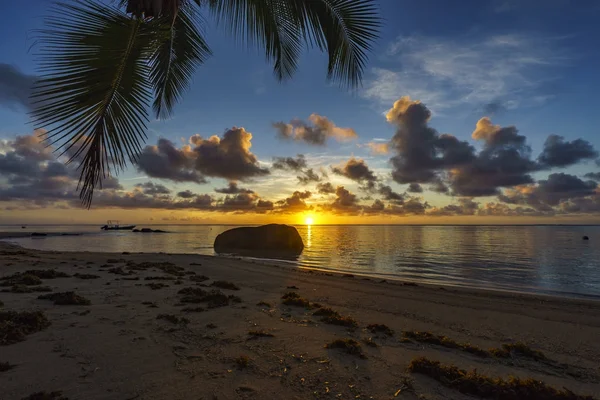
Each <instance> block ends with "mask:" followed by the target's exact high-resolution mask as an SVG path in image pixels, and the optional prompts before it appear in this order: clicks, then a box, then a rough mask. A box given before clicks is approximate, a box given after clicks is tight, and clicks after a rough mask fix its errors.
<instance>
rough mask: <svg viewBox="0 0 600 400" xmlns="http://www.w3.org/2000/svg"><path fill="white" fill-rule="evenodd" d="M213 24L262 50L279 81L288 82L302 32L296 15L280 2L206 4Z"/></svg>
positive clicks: (212, 1) (252, 0)
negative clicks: (270, 62)
mask: <svg viewBox="0 0 600 400" xmlns="http://www.w3.org/2000/svg"><path fill="white" fill-rule="evenodd" d="M208 5H209V8H210V9H211V10H212V12H213V13H214V14H215V15H216V17H217V20H218V21H219V22H220V23H221V24H222V25H224V26H226V27H227V29H228V30H229V31H230V32H231V33H232V34H233V35H234V37H235V38H236V39H240V40H241V41H242V42H249V43H252V44H256V45H258V46H260V47H263V48H264V49H265V53H266V57H267V59H268V60H269V61H273V62H274V72H275V75H276V77H277V78H278V79H279V80H285V79H288V78H290V77H291V76H292V75H293V73H294V72H295V71H296V69H297V66H298V59H299V57H300V53H301V50H302V40H303V37H302V31H301V30H300V27H299V24H298V23H297V15H294V13H293V11H294V8H293V7H290V3H289V2H288V1H283V0H219V1H216V0H208Z"/></svg>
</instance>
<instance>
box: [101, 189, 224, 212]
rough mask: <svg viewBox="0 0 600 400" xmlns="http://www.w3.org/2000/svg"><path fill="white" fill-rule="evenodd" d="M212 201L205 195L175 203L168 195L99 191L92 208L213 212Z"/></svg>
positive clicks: (139, 191) (136, 191)
mask: <svg viewBox="0 0 600 400" xmlns="http://www.w3.org/2000/svg"><path fill="white" fill-rule="evenodd" d="M213 203H214V199H213V198H212V197H211V196H210V195H207V194H203V195H193V197H191V198H189V199H187V200H183V201H176V200H174V199H173V198H172V197H170V196H168V195H156V194H155V195H149V194H146V193H144V192H143V191H141V190H134V191H131V192H124V191H116V190H113V191H101V192H99V193H98V194H97V195H95V196H94V203H93V204H92V207H93V208H125V209H138V208H147V209H165V210H206V211H210V210H215V208H214V205H213Z"/></svg>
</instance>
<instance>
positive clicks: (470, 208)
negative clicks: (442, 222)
mask: <svg viewBox="0 0 600 400" xmlns="http://www.w3.org/2000/svg"><path fill="white" fill-rule="evenodd" d="M478 211H479V203H477V202H475V201H473V200H472V199H469V198H464V197H463V198H459V199H458V204H448V205H446V206H444V207H434V208H432V209H431V210H429V211H428V212H427V215H432V216H441V215H445V216H451V215H475V214H477V212H478Z"/></svg>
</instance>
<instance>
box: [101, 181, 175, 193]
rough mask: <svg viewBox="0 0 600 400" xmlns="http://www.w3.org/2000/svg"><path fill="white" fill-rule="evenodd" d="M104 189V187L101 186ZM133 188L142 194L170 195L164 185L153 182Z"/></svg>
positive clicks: (139, 184)
mask: <svg viewBox="0 0 600 400" xmlns="http://www.w3.org/2000/svg"><path fill="white" fill-rule="evenodd" d="M103 187H104V188H106V186H103ZM135 187H137V188H139V189H140V190H141V191H142V192H143V193H144V194H148V195H155V194H171V189H169V188H167V187H166V186H164V185H160V184H156V183H153V182H145V183H138V184H137V185H135ZM111 189H118V187H112V188H111Z"/></svg>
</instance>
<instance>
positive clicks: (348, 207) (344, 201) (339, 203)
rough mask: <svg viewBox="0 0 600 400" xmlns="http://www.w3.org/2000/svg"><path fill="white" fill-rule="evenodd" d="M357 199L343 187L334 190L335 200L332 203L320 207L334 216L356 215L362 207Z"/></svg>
mask: <svg viewBox="0 0 600 400" xmlns="http://www.w3.org/2000/svg"><path fill="white" fill-rule="evenodd" d="M359 203H360V201H359V198H358V197H357V196H356V195H355V194H353V193H352V192H350V191H349V190H348V189H346V188H345V187H343V186H338V187H337V188H336V189H335V200H333V202H332V203H329V204H324V205H321V208H322V209H323V210H325V211H328V212H332V213H335V214H358V213H359V212H360V211H361V210H362V207H361V206H360V204H359Z"/></svg>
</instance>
